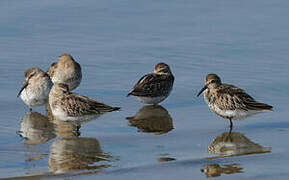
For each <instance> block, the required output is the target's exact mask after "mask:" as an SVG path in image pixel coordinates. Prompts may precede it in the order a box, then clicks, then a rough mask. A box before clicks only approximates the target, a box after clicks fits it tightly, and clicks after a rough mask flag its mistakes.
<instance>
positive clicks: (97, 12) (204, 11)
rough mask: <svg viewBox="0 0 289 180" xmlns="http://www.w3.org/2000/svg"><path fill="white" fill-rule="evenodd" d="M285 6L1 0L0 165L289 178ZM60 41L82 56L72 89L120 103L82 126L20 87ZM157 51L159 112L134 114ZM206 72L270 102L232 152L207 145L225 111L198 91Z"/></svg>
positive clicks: (40, 173)
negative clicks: (161, 87) (167, 78)
mask: <svg viewBox="0 0 289 180" xmlns="http://www.w3.org/2000/svg"><path fill="white" fill-rule="evenodd" d="M288 8H289V2H288V1H285V0H277V1H269V0H256V1H249V0H245V1H238V2H233V1H229V0H220V1H198V0H194V1H185V0H180V1H152V0H149V1H142V2H137V1H132V0H126V1H112V0H106V1H92V0H84V1H76V0H67V1H58V0H50V1H37V0H30V1H22V2H19V1H8V0H2V1H1V2H0V41H1V43H0V49H1V57H0V74H1V75H0V87H1V89H0V99H1V101H0V114H1V116H0V117H1V120H0V177H1V178H7V177H25V176H28V177H41V178H55V177H60V178H61V177H74V178H76V177H77V178H79V179H95V177H101V178H102V179H111V178H113V177H117V178H123V179H124V178H126V179H135V178H136V177H137V178H138V179H148V178H149V179H160V178H166V179H176V178H187V179H188V178H192V177H194V178H195V179H206V178H207V177H210V176H216V177H221V178H223V179H232V178H235V179H253V178H254V179H272V178H277V179H287V177H288V175H289V174H288V163H289V160H288V159H289V158H288V152H289V150H288V149H289V146H288V143H287V139H288V136H289V122H288V102H289V97H288V93H289V90H288V89H289V85H288V77H289V74H288V67H289V61H288V57H289V41H288V39H289V36H288V34H289V23H288V16H289V11H288ZM63 52H67V53H71V54H72V55H73V57H74V58H75V59H76V60H77V61H78V62H79V63H80V64H81V66H82V70H83V80H82V83H81V85H80V87H78V88H77V89H76V90H75V92H77V93H80V94H84V95H86V96H89V97H93V98H95V99H97V100H100V101H102V102H105V103H106V104H109V105H113V106H120V107H121V108H122V109H121V111H119V112H112V113H108V114H105V115H103V116H101V117H99V118H98V119H96V120H93V121H89V122H86V123H84V124H83V125H82V127H81V129H80V132H81V135H80V136H79V138H76V135H75V134H74V133H72V132H71V131H72V130H73V128H74V127H73V126H71V125H70V124H62V125H58V126H56V125H54V124H53V123H51V122H50V121H48V120H47V117H46V115H45V114H46V112H45V108H44V107H39V108H34V109H33V110H34V111H35V112H38V113H41V114H42V115H40V114H35V113H34V114H32V115H31V114H29V113H28V114H27V112H28V108H27V106H25V105H24V103H23V102H22V101H21V100H20V99H18V98H16V95H17V93H18V90H19V88H20V84H21V82H22V80H23V72H24V70H25V69H26V68H27V67H31V66H37V67H40V68H42V69H44V70H46V69H47V68H48V66H49V65H50V64H51V63H52V62H53V61H55V60H56V59H57V57H58V55H59V54H60V53H63ZM159 61H164V62H166V63H168V64H169V65H170V66H171V69H172V71H173V73H174V75H175V84H174V89H173V92H172V93H171V95H170V97H169V98H168V99H167V100H166V101H164V102H163V103H162V107H163V108H160V109H157V110H156V112H157V113H152V114H158V115H161V118H160V117H158V116H156V117H155V116H154V117H153V118H151V119H153V120H154V121H150V122H146V121H144V122H142V121H131V120H127V119H126V118H127V117H132V116H135V115H136V114H137V113H138V112H139V111H141V108H142V107H143V105H142V104H140V103H139V102H137V101H136V99H135V98H134V97H128V98H127V97H125V95H126V93H127V92H128V91H129V89H130V88H131V87H132V86H133V84H134V83H135V82H136V81H137V80H138V78H140V77H141V76H142V75H143V74H145V73H148V72H151V71H152V70H153V66H154V64H156V63H157V62H159ZM210 72H214V73H217V74H219V75H220V77H222V80H223V81H224V82H226V83H232V84H235V85H237V86H240V87H242V88H244V89H246V91H247V92H248V93H249V94H251V95H252V96H253V97H255V98H256V99H258V100H260V101H262V102H266V103H268V104H271V105H273V106H274V111H273V112H270V113H264V114H259V115H256V116H253V117H250V118H247V119H246V120H244V121H237V122H235V128H234V132H235V133H236V134H237V135H236V137H235V136H234V137H233V138H232V139H233V141H232V142H235V144H234V143H231V144H230V143H229V146H230V147H232V148H235V149H233V150H232V149H229V150H228V153H226V151H225V152H222V153H217V151H210V150H209V151H208V150H207V149H208V147H209V146H210V145H211V143H212V142H213V141H214V140H215V142H216V140H217V139H219V140H220V142H218V143H217V144H219V145H220V143H222V141H223V144H226V142H228V140H227V139H226V138H225V139H224V140H222V138H220V137H222V134H223V133H224V132H228V130H229V129H228V125H229V123H228V122H227V121H225V120H223V119H221V118H219V117H217V116H215V115H214V114H213V113H211V112H210V111H209V109H208V107H207V105H206V104H205V102H204V101H203V98H196V97H195V95H196V93H197V92H198V90H199V89H200V88H202V85H203V83H204V82H203V80H204V76H205V75H206V74H207V73H210ZM145 109H149V108H145ZM143 115H144V116H147V115H149V113H148V112H145V113H144V114H143ZM37 119H39V121H37ZM157 119H161V120H160V122H158V120H157ZM18 131H21V132H20V134H21V133H22V134H21V136H23V137H21V136H19V132H18ZM148 131H153V132H151V133H150V132H148ZM17 132H18V133H17ZM25 136H26V137H28V139H27V138H26V139H25V138H24V137H25ZM218 136H219V138H217V137H218ZM234 138H237V139H236V140H235V139H234ZM224 142H225V143H224ZM213 144H214V143H213ZM248 144H249V145H248ZM218 147H220V146H218ZM225 150H226V148H225ZM202 171H203V172H202Z"/></svg>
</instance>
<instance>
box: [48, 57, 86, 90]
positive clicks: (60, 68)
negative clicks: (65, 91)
mask: <svg viewBox="0 0 289 180" xmlns="http://www.w3.org/2000/svg"><path fill="white" fill-rule="evenodd" d="M47 74H48V75H49V76H50V78H51V80H52V82H53V83H64V84H67V85H68V87H69V90H70V91H72V90H74V89H75V88H77V87H78V86H79V84H80V82H81V79H82V72H81V66H80V64H79V63H77V62H76V61H75V60H74V59H73V57H72V56H71V55H70V54H66V53H63V54H61V55H60V56H59V59H58V62H54V63H52V64H51V66H50V67H49V68H48V70H47Z"/></svg>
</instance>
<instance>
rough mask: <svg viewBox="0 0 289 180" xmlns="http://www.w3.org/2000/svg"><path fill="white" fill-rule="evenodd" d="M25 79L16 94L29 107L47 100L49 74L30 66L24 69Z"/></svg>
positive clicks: (50, 83) (42, 103) (49, 87)
mask: <svg viewBox="0 0 289 180" xmlns="http://www.w3.org/2000/svg"><path fill="white" fill-rule="evenodd" d="M24 76H25V80H24V81H23V83H22V87H21V89H20V91H19V93H18V95H17V97H19V96H20V97H21V99H22V100H23V101H24V102H25V104H27V105H28V106H29V107H30V110H31V107H33V106H41V105H44V104H46V103H47V102H48V94H49V91H50V89H51V87H52V82H51V79H50V78H49V76H48V75H47V74H46V73H45V72H43V71H42V70H41V69H39V68H36V67H32V68H28V69H26V71H25V73H24Z"/></svg>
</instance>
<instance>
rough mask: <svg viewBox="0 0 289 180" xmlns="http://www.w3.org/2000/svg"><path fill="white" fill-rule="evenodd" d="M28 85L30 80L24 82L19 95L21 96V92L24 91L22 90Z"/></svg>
mask: <svg viewBox="0 0 289 180" xmlns="http://www.w3.org/2000/svg"><path fill="white" fill-rule="evenodd" d="M27 86H28V82H27V81H25V82H23V84H22V87H21V90H20V91H19V93H18V94H17V97H19V96H20V94H21V93H22V91H23V90H24V89H25V88H26V87H27Z"/></svg>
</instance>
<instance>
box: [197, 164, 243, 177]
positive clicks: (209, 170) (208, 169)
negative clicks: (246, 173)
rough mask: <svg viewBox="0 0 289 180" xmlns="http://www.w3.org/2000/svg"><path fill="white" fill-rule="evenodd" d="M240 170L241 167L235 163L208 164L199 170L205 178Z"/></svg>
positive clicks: (240, 171)
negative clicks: (222, 164)
mask: <svg viewBox="0 0 289 180" xmlns="http://www.w3.org/2000/svg"><path fill="white" fill-rule="evenodd" d="M242 170H243V168H239V167H238V166H237V164H228V165H224V166H220V165H219V164H208V165H204V166H203V168H202V170H201V171H202V172H203V173H204V174H205V175H206V177H207V178H210V177H218V176H221V174H235V173H242Z"/></svg>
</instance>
